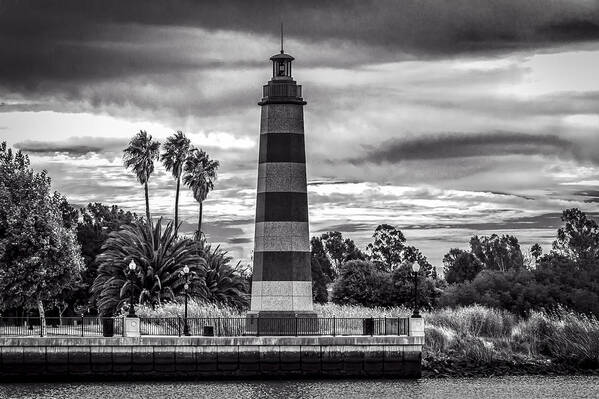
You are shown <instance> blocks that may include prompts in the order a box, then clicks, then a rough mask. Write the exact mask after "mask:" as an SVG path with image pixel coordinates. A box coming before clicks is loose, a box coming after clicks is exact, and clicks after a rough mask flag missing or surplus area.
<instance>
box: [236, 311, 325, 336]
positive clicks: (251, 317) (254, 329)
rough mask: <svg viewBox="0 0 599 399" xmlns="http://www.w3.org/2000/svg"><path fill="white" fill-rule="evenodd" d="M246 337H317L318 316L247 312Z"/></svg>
mask: <svg viewBox="0 0 599 399" xmlns="http://www.w3.org/2000/svg"><path fill="white" fill-rule="evenodd" d="M245 331H246V334H247V335H257V336H261V335H291V336H297V335H318V334H319V326H318V315H317V314H316V312H314V311H302V312H291V311H259V312H248V313H247V316H246V323H245Z"/></svg>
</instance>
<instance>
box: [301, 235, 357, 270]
mask: <svg viewBox="0 0 599 399" xmlns="http://www.w3.org/2000/svg"><path fill="white" fill-rule="evenodd" d="M313 240H314V238H313ZM319 240H320V242H321V244H320V246H321V247H323V248H324V249H325V250H326V254H327V256H328V258H329V262H328V263H327V262H324V260H321V259H320V258H319V262H320V263H321V266H322V267H323V268H324V269H323V272H324V273H326V274H327V275H328V276H329V278H330V279H331V280H335V279H336V278H337V273H338V271H339V268H340V267H341V264H342V263H344V262H348V261H350V260H365V259H366V256H365V255H364V254H363V253H362V251H360V250H359V249H358V247H356V244H355V243H354V241H353V240H351V239H349V238H346V239H344V238H343V235H342V234H341V233H340V232H338V231H329V232H327V233H323V234H322V235H321V236H320V239H319ZM312 245H317V248H318V250H319V251H320V249H319V247H318V245H319V244H318V243H316V242H312ZM331 260H332V263H331V262H330V261H331ZM329 265H331V266H332V267H331V269H330V271H329V270H327V269H328V266H329Z"/></svg>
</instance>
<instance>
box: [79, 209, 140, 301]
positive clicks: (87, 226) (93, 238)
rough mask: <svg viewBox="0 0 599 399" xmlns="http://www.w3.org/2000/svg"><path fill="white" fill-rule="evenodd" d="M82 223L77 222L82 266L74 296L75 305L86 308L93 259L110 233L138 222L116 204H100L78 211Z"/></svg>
mask: <svg viewBox="0 0 599 399" xmlns="http://www.w3.org/2000/svg"><path fill="white" fill-rule="evenodd" d="M80 213H81V221H80V222H79V223H77V241H78V242H79V244H80V245H81V255H82V257H83V261H84V263H85V268H84V270H83V273H82V279H81V282H80V284H79V286H78V287H77V289H76V290H75V292H74V293H73V296H72V302H74V303H73V305H74V306H80V307H89V305H90V303H89V299H90V298H89V289H90V287H91V286H92V284H93V282H94V280H95V279H96V276H97V275H98V264H97V262H96V257H97V256H98V255H99V254H100V253H101V251H102V246H103V245H104V243H105V242H106V240H107V239H108V236H109V235H110V233H112V232H113V231H118V230H120V229H121V228H122V227H123V226H124V225H128V224H131V223H132V222H133V221H138V222H139V221H141V220H140V219H139V218H138V217H137V215H136V214H134V213H131V212H125V211H124V210H123V209H120V208H119V207H118V206H116V205H112V206H106V205H103V204H101V203H99V202H96V203H93V204H92V203H90V204H88V205H87V206H86V207H85V208H81V209H80Z"/></svg>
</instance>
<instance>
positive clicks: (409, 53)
mask: <svg viewBox="0 0 599 399" xmlns="http://www.w3.org/2000/svg"><path fill="white" fill-rule="evenodd" d="M281 21H283V22H284V23H285V31H286V39H285V43H286V44H285V49H286V51H287V52H288V53H290V54H292V55H293V56H294V57H295V58H296V61H295V63H294V69H293V72H294V77H295V79H296V80H297V81H298V82H299V83H300V84H302V85H303V89H304V90H303V93H304V98H305V99H306V100H307V101H308V105H307V106H306V108H305V128H306V146H307V148H306V150H307V158H308V166H307V167H308V179H309V188H308V190H309V202H310V226H311V233H312V234H313V235H314V234H318V233H321V232H324V231H328V230H339V231H342V232H343V233H344V235H348V236H350V237H352V238H353V239H354V240H356V241H357V242H358V243H359V244H360V245H361V246H365V244H366V243H367V242H368V241H369V238H370V236H371V235H372V232H373V230H374V228H375V227H376V226H377V225H378V224H380V223H390V224H393V225H396V226H398V227H399V228H401V229H402V231H403V232H404V234H405V235H406V237H407V239H408V241H409V242H410V243H411V244H414V245H416V246H418V247H419V248H421V250H422V251H423V252H424V254H425V255H426V256H428V258H429V259H430V260H431V261H432V262H433V263H434V264H438V265H440V264H441V259H442V257H443V254H445V253H446V252H447V251H448V250H449V249H450V248H451V247H466V246H467V241H468V238H469V237H470V236H471V235H473V234H490V233H492V232H499V233H511V234H515V235H516V236H517V237H518V238H519V239H520V241H521V243H523V244H524V247H525V248H528V247H529V246H530V245H531V244H532V243H534V242H540V243H542V244H543V245H544V247H545V248H548V246H549V245H550V242H551V241H552V239H553V237H554V235H555V229H556V227H557V226H558V225H559V214H560V213H561V210H562V209H565V208H569V207H579V208H581V209H583V210H585V211H587V212H590V213H594V211H595V209H596V205H597V204H598V203H599V138H598V137H599V136H598V134H599V114H598V112H599V111H598V110H599V77H598V71H599V1H594V0H570V1H557V0H527V1H521V0H488V1H469V0H468V1H467V0H452V1H445V0H411V1H410V0H406V1H391V0H389V1H385V0H378V1H368V0H355V1H322V0H318V1H301V2H299V1H295V2H291V1H247V0H240V1H227V2H224V1H218V2H216V1H214V2H207V1H206V2H201V1H196V2H192V1H179V0H177V1H169V2H164V1H151V0H143V1H141V0H140V1H127V2H124V1H120V0H102V1H87V0H86V1H81V0H72V1H68V0H67V1H33V0H32V1H16V0H0V60H1V61H0V139H1V140H6V141H8V143H9V144H10V145H11V146H14V147H18V148H21V149H23V150H24V151H26V152H27V153H28V154H29V155H30V157H31V160H32V163H33V165H34V166H35V167H36V168H40V169H41V168H45V169H47V170H48V171H49V173H50V175H51V176H52V178H53V185H54V187H55V188H56V189H57V190H59V191H60V192H62V193H63V194H65V195H66V196H67V198H68V199H69V201H70V202H72V203H73V204H76V205H84V204H86V203H88V202H96V201H97V202H102V203H105V204H118V205H120V206H122V207H124V208H126V209H130V210H133V211H136V212H138V213H140V214H141V213H143V209H144V208H143V206H144V205H143V190H142V189H141V188H140V187H139V186H138V184H137V183H136V180H135V178H134V176H133V175H132V174H131V173H129V172H128V171H126V170H125V169H124V168H123V166H122V159H121V154H122V149H123V148H124V147H125V145H126V143H127V141H128V140H129V139H130V138H131V137H132V136H133V135H134V134H135V133H136V132H137V131H139V130H140V129H144V130H147V131H148V132H149V133H150V134H152V135H153V136H154V137H155V138H158V139H159V140H164V138H165V137H166V136H168V135H169V134H171V133H172V132H173V131H175V130H183V131H184V132H186V133H187V134H188V136H189V137H190V138H191V139H192V141H193V143H194V144H195V145H197V146H200V147H202V148H204V149H205V150H206V151H208V152H209V153H210V154H211V156H212V157H213V158H215V159H218V160H220V161H221V164H222V166H221V169H220V174H219V178H218V181H217V184H216V189H215V190H214V192H212V193H211V194H210V195H209V197H208V200H207V201H206V203H205V206H204V212H205V222H206V230H207V234H208V237H209V239H210V240H211V241H214V242H219V243H222V246H223V248H226V249H228V250H229V251H230V252H231V253H232V254H233V255H234V256H235V257H236V258H237V259H241V260H243V261H247V259H248V258H249V256H250V251H251V249H252V245H253V226H252V223H253V217H254V205H255V189H256V174H257V158H258V146H257V145H258V138H259V115H260V110H259V106H258V105H257V104H256V103H257V101H258V100H259V97H260V95H261V86H262V85H263V84H265V83H266V82H267V81H268V79H269V78H270V74H271V71H272V69H271V66H270V62H269V61H268V58H269V57H270V56H271V55H272V54H274V53H276V52H277V51H278V46H279V38H278V35H279V23H280V22H281ZM150 194H151V198H150V201H151V207H152V210H153V213H154V214H155V215H157V214H162V215H165V216H169V217H170V215H171V214H172V211H173V202H174V182H173V181H172V180H171V177H170V175H169V174H167V173H166V171H165V170H164V169H163V168H162V167H159V168H158V169H157V171H156V173H155V174H154V175H153V176H152V179H151V184H150ZM196 209H197V206H196V204H195V203H194V201H193V198H192V197H191V195H190V193H189V192H187V191H186V192H184V193H183V197H182V214H183V217H184V219H185V221H186V225H185V228H186V229H188V230H189V229H191V228H192V226H193V225H194V224H195V221H196V217H197V214H196Z"/></svg>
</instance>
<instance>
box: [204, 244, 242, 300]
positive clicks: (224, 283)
mask: <svg viewBox="0 0 599 399" xmlns="http://www.w3.org/2000/svg"><path fill="white" fill-rule="evenodd" d="M197 243H198V249H199V254H200V256H201V257H202V258H203V259H204V262H205V263H206V273H205V275H204V283H203V284H197V285H196V286H195V288H194V289H195V290H196V291H197V294H196V295H197V296H201V297H203V298H205V299H206V300H207V301H209V302H212V303H216V304H220V305H227V306H231V307H234V308H237V309H246V308H247V307H248V305H249V285H248V281H247V279H246V278H245V277H244V276H243V270H241V268H240V263H237V265H236V266H235V267H232V266H231V265H230V264H229V262H230V261H231V257H230V256H228V255H227V252H226V251H223V250H222V249H220V246H216V247H215V248H214V249H212V246H211V245H210V244H207V243H206V242H205V240H200V241H199V242H197ZM196 291H194V292H196Z"/></svg>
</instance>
